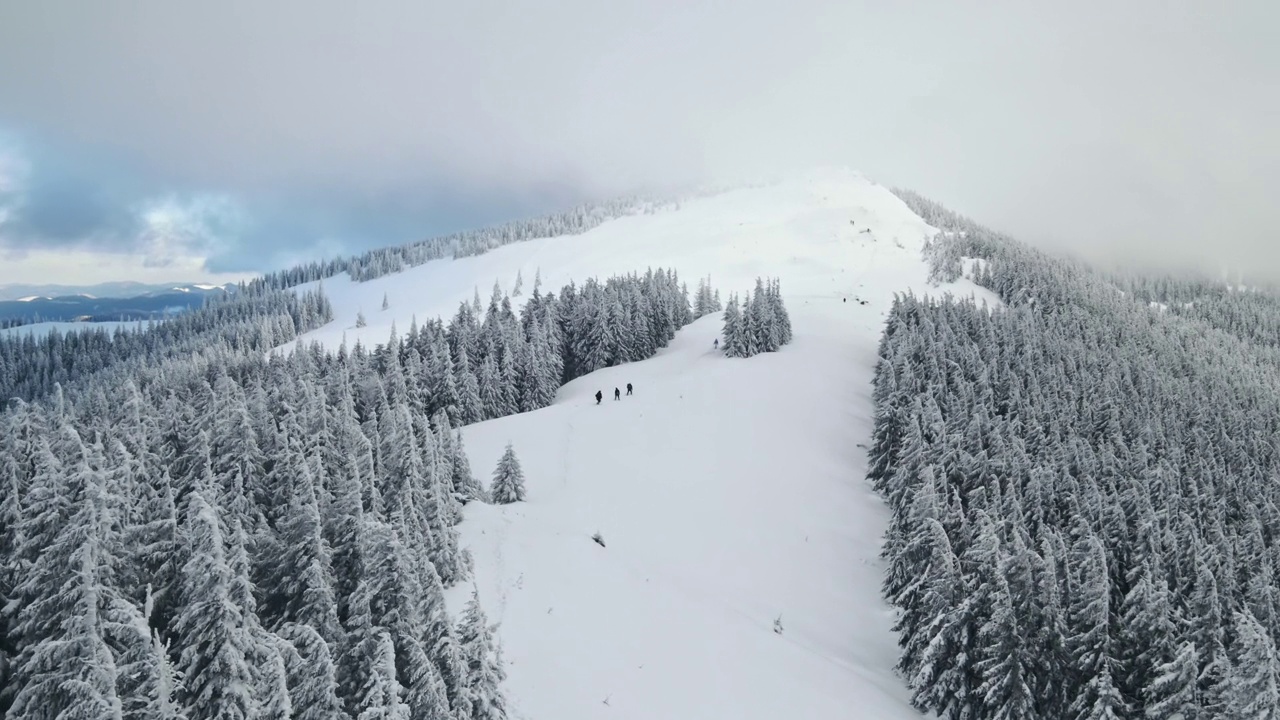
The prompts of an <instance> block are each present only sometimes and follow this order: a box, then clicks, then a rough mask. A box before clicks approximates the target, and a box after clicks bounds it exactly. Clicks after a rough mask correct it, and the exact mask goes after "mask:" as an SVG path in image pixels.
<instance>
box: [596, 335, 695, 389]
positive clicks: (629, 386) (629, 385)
mask: <svg viewBox="0 0 1280 720" xmlns="http://www.w3.org/2000/svg"><path fill="white" fill-rule="evenodd" d="M712 347H714V348H716V350H719V338H716V342H714V343H712ZM627 395H631V383H627ZM602 400H604V393H603V392H600V391H595V404H596V405H599V404H600V401H602ZM613 400H622V391H621V389H618V388H613Z"/></svg>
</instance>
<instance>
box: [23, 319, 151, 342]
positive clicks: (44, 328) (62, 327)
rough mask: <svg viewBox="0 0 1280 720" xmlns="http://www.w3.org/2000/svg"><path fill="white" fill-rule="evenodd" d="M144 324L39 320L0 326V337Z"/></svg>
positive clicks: (131, 327) (133, 327)
mask: <svg viewBox="0 0 1280 720" xmlns="http://www.w3.org/2000/svg"><path fill="white" fill-rule="evenodd" d="M146 324H147V322H146V321H145V320H130V321H126V322H119V321H115V320H105V321H103V322H39V323H28V324H27V325H19V326H17V327H11V328H0V337H9V336H20V335H34V336H35V337H36V338H40V337H41V336H43V335H48V334H49V333H51V332H53V331H54V330H57V331H58V332H60V333H63V334H66V333H69V332H79V331H81V330H105V331H106V332H107V333H114V332H115V331H116V328H120V327H123V328H124V329H126V330H137V329H139V328H145V327H146Z"/></svg>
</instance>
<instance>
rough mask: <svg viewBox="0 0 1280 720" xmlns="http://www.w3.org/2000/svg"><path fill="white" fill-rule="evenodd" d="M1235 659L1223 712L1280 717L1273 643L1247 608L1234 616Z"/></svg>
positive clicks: (1279, 664)
mask: <svg viewBox="0 0 1280 720" xmlns="http://www.w3.org/2000/svg"><path fill="white" fill-rule="evenodd" d="M1234 621H1235V622H1234V624H1235V631H1236V637H1237V639H1236V643H1235V647H1236V659H1235V662H1233V663H1232V665H1231V674H1230V676H1229V680H1228V681H1227V688H1228V690H1227V698H1226V700H1227V704H1226V715H1227V716H1228V717H1235V718H1275V717H1278V716H1280V689H1278V688H1277V680H1278V676H1280V658H1277V655H1276V647H1275V642H1274V641H1273V640H1272V639H1271V637H1270V636H1269V635H1268V634H1267V632H1266V629H1265V628H1263V627H1262V624H1261V623H1259V622H1258V620H1257V619H1256V618H1254V617H1253V614H1252V613H1251V612H1249V610H1248V609H1245V610H1241V611H1237V612H1236V613H1235V615H1234Z"/></svg>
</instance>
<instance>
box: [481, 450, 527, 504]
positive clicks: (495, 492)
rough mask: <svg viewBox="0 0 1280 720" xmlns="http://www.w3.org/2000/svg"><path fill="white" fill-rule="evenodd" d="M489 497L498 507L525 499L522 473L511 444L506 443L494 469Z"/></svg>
mask: <svg viewBox="0 0 1280 720" xmlns="http://www.w3.org/2000/svg"><path fill="white" fill-rule="evenodd" d="M489 497H490V498H491V499H492V500H493V502H494V503H496V504H498V505H506V504H509V503H514V502H520V501H522V500H524V498H525V489H524V471H523V470H521V469H520V460H519V459H517V458H516V451H515V448H513V447H512V446H511V443H507V447H506V450H504V451H503V452H502V457H501V458H500V459H499V460H498V466H497V467H496V468H494V471H493V480H492V481H491V482H490V483H489Z"/></svg>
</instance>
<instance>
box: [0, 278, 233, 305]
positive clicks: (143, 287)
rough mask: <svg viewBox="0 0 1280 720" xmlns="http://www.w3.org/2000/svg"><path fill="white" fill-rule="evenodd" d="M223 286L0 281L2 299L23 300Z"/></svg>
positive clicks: (123, 295) (125, 295)
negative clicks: (59, 283) (58, 283)
mask: <svg viewBox="0 0 1280 720" xmlns="http://www.w3.org/2000/svg"><path fill="white" fill-rule="evenodd" d="M221 287H223V286H220V285H210V284H201V283H178V282H171V283H157V284H153V285H148V284H146V283H140V282H134V281H132V280H123V281H120V282H106V283H99V284H97V285H31V284H27V283H3V284H0V301H5V300H20V299H22V298H29V297H32V296H35V297H45V298H57V297H68V296H71V295H90V296H92V297H95V298H134V297H141V296H143V295H147V294H149V293H150V294H155V293H168V292H181V291H182V290H183V289H184V288H185V289H188V290H191V289H200V288H204V289H209V288H221Z"/></svg>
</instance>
